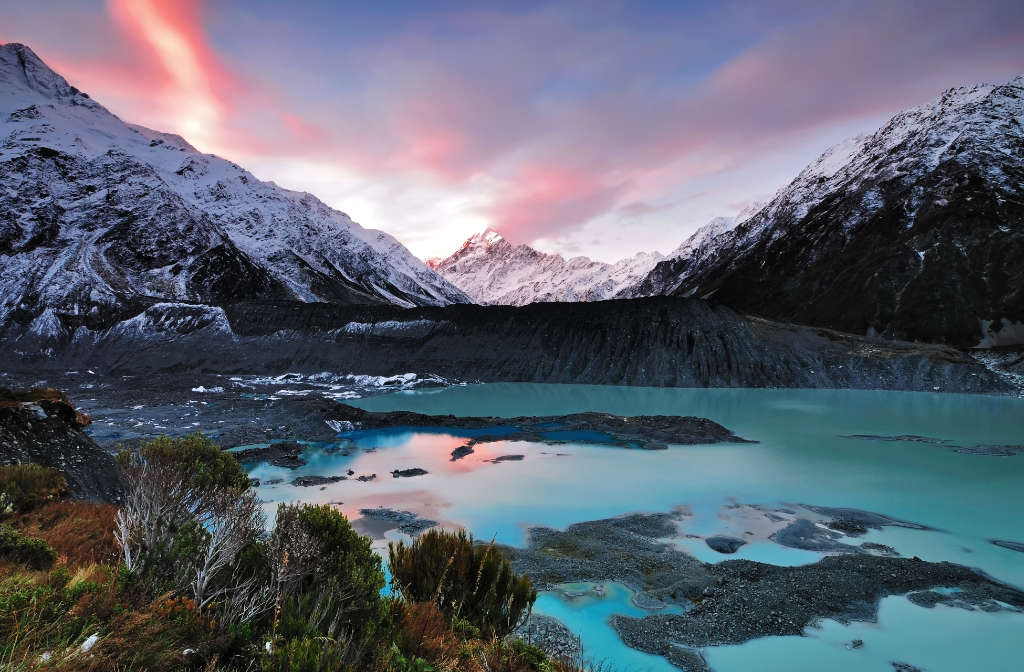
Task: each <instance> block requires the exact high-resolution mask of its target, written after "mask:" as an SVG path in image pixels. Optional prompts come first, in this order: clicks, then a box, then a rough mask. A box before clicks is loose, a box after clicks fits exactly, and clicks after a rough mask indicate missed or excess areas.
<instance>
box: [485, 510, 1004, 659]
mask: <svg viewBox="0 0 1024 672" xmlns="http://www.w3.org/2000/svg"><path fill="white" fill-rule="evenodd" d="M682 520H683V518H682V516H680V515H676V514H632V515H628V516H622V517H618V518H609V519H605V520H598V521H591V522H587V523H578V524H575V525H570V526H569V527H567V528H566V529H565V530H564V531H559V530H552V529H549V528H532V529H531V530H530V531H529V537H528V543H527V546H526V547H525V548H514V547H505V548H504V549H503V550H504V551H505V552H506V553H507V554H508V555H509V557H510V558H511V560H512V565H513V569H515V570H516V571H519V572H526V573H528V574H530V576H531V577H533V579H534V581H535V583H536V584H537V585H538V586H540V587H542V588H551V587H553V586H555V585H557V584H561V583H571V582H582V581H611V580H614V581H620V582H622V583H624V584H625V585H627V586H629V587H630V588H632V589H634V590H636V591H639V592H638V596H644V599H647V598H654V599H657V600H661V601H664V602H672V603H676V604H680V605H684V606H687V607H688V609H687V610H686V611H685V612H684V613H682V614H654V615H650V616H645V617H643V618H632V617H626V616H615V617H613V620H612V625H613V627H614V628H615V630H616V631H617V632H618V633H619V635H620V636H621V637H622V639H623V640H624V641H625V642H626V643H627V644H628V645H629V646H631V647H633V648H636V649H639V650H641V651H645V652H648V653H653V654H656V655H660V656H664V657H666V658H667V659H668V660H669V661H670V662H673V663H674V664H676V665H678V666H680V667H683V668H684V669H689V668H688V667H687V665H690V664H693V658H692V656H693V655H695V654H696V651H694V649H696V648H700V647H704V646H709V645H716V644H740V643H742V642H746V641H749V640H751V639H755V638H759V637H767V636H773V635H799V634H801V633H802V632H803V630H804V628H806V627H807V626H808V625H811V624H813V623H816V622H817V621H819V620H821V619H834V620H837V621H839V622H843V623H845V622H849V621H855V620H860V621H873V620H875V619H876V618H877V611H878V603H879V600H880V599H881V598H882V597H885V596H887V595H901V594H908V593H910V594H914V595H915V596H916V597H915V600H916V601H917V602H918V603H931V604H938V603H941V604H945V605H947V606H953V607H963V608H968V607H970V608H975V607H980V608H983V609H1010V610H1021V609H1024V592H1022V591H1021V590H1019V589H1017V588H1014V587H1012V586H1009V585H1006V584H1003V583H1000V582H998V581H995V580H994V579H992V578H990V577H988V576H987V575H985V574H982V573H980V572H978V571H976V570H974V569H971V568H968V567H964V566H961V565H956V564H953V563H949V562H925V561H923V560H920V559H919V558H896V557H884V556H880V555H873V554H872V555H869V554H864V553H848V554H844V555H836V556H829V557H825V558H823V559H821V560H819V561H818V562H816V563H813V564H810V565H799V566H794V567H780V566H775V565H769V564H765V563H760V562H753V561H749V560H726V561H724V562H720V563H703V562H701V561H699V560H697V559H696V558H694V557H693V556H690V555H688V554H686V553H683V552H682V551H680V550H678V549H677V548H676V547H675V545H674V544H673V543H671V542H670V541H669V540H668V539H669V538H676V537H678V536H679V535H680V530H679V523H680V522H681V521H682ZM807 522H810V521H807ZM834 534H838V533H834ZM933 588H947V589H948V588H954V589H957V590H955V591H954V592H952V593H951V594H950V595H949V596H945V595H943V594H940V593H938V592H935V591H931V589H933ZM929 591H930V592H929ZM932 592H934V595H932ZM698 669H700V668H698Z"/></svg>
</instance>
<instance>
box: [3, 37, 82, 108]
mask: <svg viewBox="0 0 1024 672" xmlns="http://www.w3.org/2000/svg"><path fill="white" fill-rule="evenodd" d="M0 87H2V89H3V91H4V93H5V95H9V94H15V93H17V92H21V93H24V94H34V97H38V98H40V99H43V100H47V99H48V100H56V101H63V102H70V101H78V102H80V103H85V102H86V101H88V100H89V96H87V95H86V94H84V93H82V92H81V91H79V90H78V89H76V88H75V87H73V86H71V85H70V84H68V83H67V80H65V79H64V78H63V77H61V76H60V75H58V74H57V73H56V72H54V71H53V70H51V69H50V67H49V66H48V65H46V63H44V62H43V61H42V59H40V58H39V57H38V56H36V53H35V52H34V51H32V50H31V49H29V48H28V47H27V46H25V45H24V44H18V43H16V42H11V43H8V44H0Z"/></svg>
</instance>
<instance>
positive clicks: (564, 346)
mask: <svg viewBox="0 0 1024 672" xmlns="http://www.w3.org/2000/svg"><path fill="white" fill-rule="evenodd" d="M14 354H15V357H14V358H13V361H12V363H11V364H10V366H9V368H10V370H11V371H12V372H13V371H15V370H17V369H19V368H20V369H24V370H25V371H26V372H33V373H35V372H38V371H41V370H43V369H47V368H48V369H51V370H56V371H63V370H68V369H84V368H88V369H93V370H96V371H102V372H105V373H107V374H118V375H121V374H124V375H133V374H136V375H137V374H152V373H153V372H169V373H175V374H176V375H188V374H189V373H191V372H199V373H202V372H207V373H220V374H228V373H243V374H252V373H274V374H277V373H280V372H282V371H292V372H299V373H303V372H304V373H318V372H324V371H328V372H334V373H337V374H344V373H353V372H354V373H361V374H372V375H385V376H388V375H393V374H395V373H400V372H406V371H411V372H417V373H421V374H424V373H430V374H437V375H440V376H442V377H443V378H446V379H461V380H481V381H488V382H492V381H530V382H547V383H594V384H618V385H651V386H676V387H803V388H863V389H902V390H927V391H936V390H942V391H957V392H1003V391H1011V390H1012V389H1013V387H1012V385H1011V384H1010V383H1008V382H1006V381H1005V380H1003V379H1002V378H1001V377H1000V376H999V375H997V374H996V373H994V372H993V371H990V370H989V369H987V368H985V367H984V366H982V365H981V364H980V363H979V362H977V361H975V360H974V359H972V358H971V357H969V356H967V355H964V354H962V353H960V352H959V351H957V350H955V349H953V348H950V347H945V346H932V345H918V344H911V343H903V342H898V341H888V342H887V341H881V340H880V339H870V338H865V337H861V336H853V335H850V334H842V333H839V332H835V331H831V330H827V329H812V328H808V327H799V326H793V325H787V324H782V323H778V322H772V321H768V320H763V319H757V318H747V317H744V316H742V315H739V314H737V313H736V312H735V311H733V310H731V309H729V308H726V307H724V306H720V305H713V304H710V303H708V302H706V301H701V300H699V299H692V298H690V299H688V298H681V297H654V298H648V299H631V300H620V301H600V302H580V303H534V304H531V305H528V306H522V307H515V306H477V305H469V304H461V305H453V306H446V307H424V308H413V309H401V308H395V307H390V306H340V305H326V304H314V303H300V302H247V303H239V304H231V305H228V306H225V307H223V308H222V307H210V306H190V305H185V304H169V303H165V304H156V305H153V306H150V307H149V308H148V309H146V310H145V311H144V312H142V313H140V314H139V315H137V316H135V317H133V318H131V319H129V320H125V321H121V322H114V323H112V324H110V325H109V326H107V327H106V328H103V329H98V330H89V329H87V328H85V327H83V328H81V329H80V330H79V331H78V332H77V333H76V334H75V335H74V336H72V337H65V338H63V339H62V340H59V341H51V342H50V343H48V344H47V345H46V347H45V349H37V350H33V351H28V350H25V351H16V352H14Z"/></svg>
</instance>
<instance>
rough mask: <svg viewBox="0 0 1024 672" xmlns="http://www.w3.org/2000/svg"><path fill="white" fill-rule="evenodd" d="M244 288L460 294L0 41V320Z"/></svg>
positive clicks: (314, 294)
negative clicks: (135, 121)
mask: <svg viewBox="0 0 1024 672" xmlns="http://www.w3.org/2000/svg"><path fill="white" fill-rule="evenodd" d="M253 299H275V300H276V299H292V300H299V301H307V302H308V301H322V302H330V303H339V304H393V305H398V306H423V305H444V304H448V303H453V302H465V301H468V298H467V297H466V296H465V295H464V294H463V293H462V292H460V291H459V290H458V289H456V288H455V287H453V286H452V285H451V284H450V283H449V282H447V281H446V280H444V279H443V278H441V277H440V276H438V275H437V274H436V273H434V272H433V271H432V270H430V269H428V268H427V267H426V266H424V265H423V264H422V263H421V262H420V261H419V260H418V259H416V258H415V257H414V256H413V255H412V254H411V253H410V252H409V251H408V250H407V249H406V248H405V247H403V246H402V245H401V244H400V243H399V242H398V241H396V240H395V239H394V238H392V237H391V236H389V235H387V234H385V233H382V232H380V231H374V230H370V229H364V228H362V227H361V226H359V225H358V224H356V223H355V222H353V221H352V220H351V219H349V217H348V216H347V215H345V214H343V213H341V212H338V211H337V210H333V209H331V208H329V207H328V206H326V205H324V204H323V203H321V202H320V201H319V200H317V199H316V198H315V197H314V196H312V195H310V194H306V193H300V192H295V191H289V190H286V189H282V188H281V187H278V186H277V185H275V184H273V183H270V182H261V181H259V180H258V179H256V178H255V177H254V176H253V175H252V174H251V173H248V172H246V171H245V170H243V169H242V168H240V167H239V166H237V165H235V164H233V163H231V162H230V161H227V160H225V159H221V158H219V157H217V156H213V155H210V154H202V153H200V152H198V151H196V149H195V148H193V147H192V146H191V145H189V144H188V143H187V142H185V140H183V139H182V138H180V137H178V136H176V135H170V134H166V133H159V132H157V131H152V130H149V129H146V128H142V127H140V126H133V125H129V124H126V123H124V122H122V121H121V120H120V119H118V118H117V117H115V116H114V115H113V114H111V113H110V112H108V111H107V110H106V109H105V108H103V107H102V106H101V105H100V104H99V103H97V102H95V101H93V100H92V99H90V98H89V96H88V95H86V94H85V93H82V92H81V91H79V90H78V89H76V88H74V87H73V86H70V85H69V84H68V83H67V82H66V81H65V80H64V79H63V78H62V77H60V76H59V75H57V74H56V73H55V72H53V71H52V70H51V69H50V68H49V67H47V66H46V65H45V64H44V63H43V62H42V61H41V60H40V59H39V58H38V57H37V56H36V55H35V54H34V53H33V52H32V51H31V50H30V49H29V48H27V47H25V46H23V45H20V44H6V45H0V330H2V329H3V325H4V324H5V323H9V322H10V321H11V320H13V321H15V322H17V323H19V324H22V325H30V329H31V330H32V331H34V332H52V333H51V334H50V335H57V334H59V333H60V332H62V331H64V330H66V329H72V328H74V327H75V326H76V325H80V324H88V323H89V322H90V320H92V319H93V318H94V316H96V315H98V314H101V313H109V312H110V311H116V310H119V308H120V307H121V306H123V305H124V304H126V303H131V302H137V301H145V302H150V303H152V302H156V301H165V302H167V301H170V302H175V301H183V302H200V303H206V304H213V305H220V304H224V303H227V302H231V301H237V300H253ZM136 312H137V311H136Z"/></svg>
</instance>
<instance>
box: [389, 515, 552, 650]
mask: <svg viewBox="0 0 1024 672" xmlns="http://www.w3.org/2000/svg"><path fill="white" fill-rule="evenodd" d="M388 556H389V559H390V567H391V576H392V585H393V587H394V588H395V590H396V591H397V592H398V593H400V594H401V595H402V596H403V597H404V598H405V599H407V600H409V601H411V602H427V601H433V602H436V603H437V605H438V607H439V608H440V609H441V611H442V612H443V613H444V614H445V616H446V617H447V618H449V619H454V618H461V619H465V620H466V621H468V622H469V623H471V624H472V625H474V626H476V627H478V628H480V630H481V632H482V633H483V635H484V636H485V637H503V636H505V635H507V634H509V633H511V632H512V631H513V630H515V629H516V627H518V626H519V625H520V624H521V623H522V622H523V621H524V620H525V619H526V618H527V617H528V616H529V614H530V610H531V609H532V608H533V603H534V601H536V599H537V591H536V590H534V588H533V584H532V583H531V582H530V578H529V577H528V576H525V575H523V576H520V575H517V574H514V573H513V572H512V569H511V566H510V565H509V562H508V559H507V558H505V556H504V555H502V554H501V552H500V551H499V550H498V549H497V548H495V546H494V544H493V543H491V544H490V545H487V546H484V545H478V544H474V543H473V537H472V536H469V535H467V534H466V533H465V532H463V531H460V532H446V531H443V530H430V531H428V532H426V533H425V534H422V535H420V536H419V537H418V538H417V539H416V540H415V541H414V542H413V543H412V545H410V546H407V545H406V544H405V543H404V542H398V543H397V544H395V543H391V544H388Z"/></svg>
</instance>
